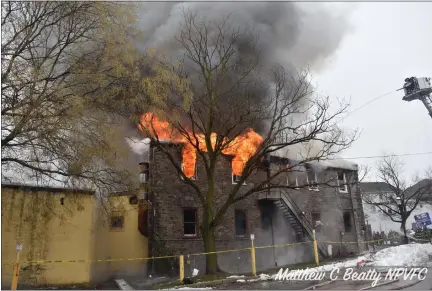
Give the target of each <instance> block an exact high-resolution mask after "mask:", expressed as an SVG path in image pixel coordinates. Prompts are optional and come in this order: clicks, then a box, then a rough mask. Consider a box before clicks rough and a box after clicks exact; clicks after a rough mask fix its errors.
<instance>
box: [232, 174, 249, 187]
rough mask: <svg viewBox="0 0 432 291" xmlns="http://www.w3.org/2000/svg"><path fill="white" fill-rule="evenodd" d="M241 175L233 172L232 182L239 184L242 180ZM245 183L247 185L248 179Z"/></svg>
mask: <svg viewBox="0 0 432 291" xmlns="http://www.w3.org/2000/svg"><path fill="white" fill-rule="evenodd" d="M240 178H241V176H239V175H235V174H234V173H232V183H233V184H237V183H238V182H239V181H240ZM243 185H246V181H244V182H243Z"/></svg>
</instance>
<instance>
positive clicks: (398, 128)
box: [314, 2, 432, 181]
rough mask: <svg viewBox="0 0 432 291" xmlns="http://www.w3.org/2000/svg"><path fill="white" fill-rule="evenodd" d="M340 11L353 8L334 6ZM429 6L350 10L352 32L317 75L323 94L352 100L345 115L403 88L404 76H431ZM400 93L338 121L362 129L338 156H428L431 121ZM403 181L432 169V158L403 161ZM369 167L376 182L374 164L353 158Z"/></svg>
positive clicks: (364, 6)
mask: <svg viewBox="0 0 432 291" xmlns="http://www.w3.org/2000/svg"><path fill="white" fill-rule="evenodd" d="M338 5H340V6H341V7H340V8H342V9H343V8H344V7H343V6H344V5H352V3H338ZM430 11H432V2H430V3H426V2H424V3H420V2H417V3H388V2H387V3H384V2H381V3H357V4H356V7H355V9H353V10H352V11H351V16H350V20H351V24H352V26H353V29H352V30H351V32H350V33H349V34H348V35H347V36H345V38H344V40H343V42H342V44H341V45H340V47H339V48H338V50H337V51H336V53H335V54H333V56H332V57H330V58H329V59H328V60H327V64H326V67H325V70H322V71H321V72H318V73H315V77H314V81H315V82H317V84H318V91H319V92H320V93H321V94H328V95H329V96H331V97H332V98H336V97H338V98H347V99H350V100H351V108H350V110H349V111H352V110H355V109H357V108H359V107H360V106H362V105H364V104H365V103H367V102H368V101H370V100H372V99H374V98H376V97H378V96H381V95H383V94H386V93H388V92H391V91H395V90H397V89H399V88H401V87H402V86H403V84H404V79H405V78H406V77H411V76H416V77H432V21H431V19H430ZM403 95H404V94H403V91H398V92H394V93H393V94H390V95H387V96H386V97H383V98H380V99H378V100H377V101H375V102H373V103H371V104H369V105H367V106H365V107H364V108H362V109H359V110H358V111H356V112H354V113H353V114H352V115H350V116H349V117H347V118H346V119H344V120H343V121H342V124H341V126H343V127H344V128H347V129H355V128H358V129H360V130H361V135H360V137H359V139H358V140H357V141H356V142H355V143H354V145H353V146H352V147H351V148H350V149H348V150H346V151H345V152H344V153H343V154H342V157H364V156H377V155H382V154H383V153H390V154H406V153H421V152H431V151H432V120H431V117H430V116H429V115H428V112H427V110H426V108H425V107H424V105H423V103H422V102H421V101H412V102H406V101H402V97H403ZM402 158H403V160H404V162H405V171H404V178H405V179H408V180H409V179H411V177H412V176H413V175H414V174H415V173H416V172H419V173H422V172H423V171H424V170H425V169H426V168H427V167H428V166H432V155H430V154H429V155H419V156H405V157H402ZM354 161H355V162H357V163H358V164H361V165H365V164H367V165H369V166H371V167H372V171H371V172H370V173H369V175H368V177H367V180H369V181H375V180H376V172H375V171H374V170H373V167H375V166H376V162H377V161H378V159H356V160H354Z"/></svg>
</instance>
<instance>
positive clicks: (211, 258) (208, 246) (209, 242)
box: [203, 225, 218, 274]
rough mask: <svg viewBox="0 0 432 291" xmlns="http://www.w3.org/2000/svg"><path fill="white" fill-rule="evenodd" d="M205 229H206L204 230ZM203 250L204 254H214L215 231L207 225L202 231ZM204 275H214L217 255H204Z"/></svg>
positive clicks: (216, 267)
mask: <svg viewBox="0 0 432 291" xmlns="http://www.w3.org/2000/svg"><path fill="white" fill-rule="evenodd" d="M205 228H207V229H205ZM203 240H204V250H205V252H206V253H209V252H216V242H215V230H214V229H212V228H210V227H209V226H208V225H207V226H204V230H203ZM206 261H207V262H206V274H216V273H217V270H218V264H217V254H214V253H213V254H208V255H206Z"/></svg>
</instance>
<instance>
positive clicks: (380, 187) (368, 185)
mask: <svg viewBox="0 0 432 291" xmlns="http://www.w3.org/2000/svg"><path fill="white" fill-rule="evenodd" d="M359 186H360V189H361V190H362V191H363V192H364V193H370V192H393V190H392V189H391V188H390V185H389V184H387V183H385V182H361V183H359Z"/></svg>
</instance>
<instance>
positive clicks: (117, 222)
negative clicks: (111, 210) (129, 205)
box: [110, 214, 124, 230]
mask: <svg viewBox="0 0 432 291" xmlns="http://www.w3.org/2000/svg"><path fill="white" fill-rule="evenodd" d="M123 228H124V216H123V215H119V214H114V215H112V216H111V219H110V229H111V230H122V229H123Z"/></svg>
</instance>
